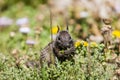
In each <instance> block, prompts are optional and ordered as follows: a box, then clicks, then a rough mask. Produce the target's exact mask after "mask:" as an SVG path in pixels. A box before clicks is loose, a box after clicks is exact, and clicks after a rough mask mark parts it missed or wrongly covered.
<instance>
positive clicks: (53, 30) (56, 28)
mask: <svg viewBox="0 0 120 80" xmlns="http://www.w3.org/2000/svg"><path fill="white" fill-rule="evenodd" d="M57 32H58V27H57V26H53V27H52V34H57Z"/></svg>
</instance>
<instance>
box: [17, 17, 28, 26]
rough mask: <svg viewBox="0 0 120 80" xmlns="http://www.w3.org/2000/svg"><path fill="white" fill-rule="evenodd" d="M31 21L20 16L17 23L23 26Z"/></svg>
mask: <svg viewBox="0 0 120 80" xmlns="http://www.w3.org/2000/svg"><path fill="white" fill-rule="evenodd" d="M28 23H29V20H28V18H20V19H18V20H17V21H16V24H17V25H18V26H20V27H21V26H22V25H25V24H28Z"/></svg>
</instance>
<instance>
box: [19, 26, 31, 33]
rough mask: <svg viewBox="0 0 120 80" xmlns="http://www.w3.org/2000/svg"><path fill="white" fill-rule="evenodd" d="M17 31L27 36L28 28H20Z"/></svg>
mask: <svg viewBox="0 0 120 80" xmlns="http://www.w3.org/2000/svg"><path fill="white" fill-rule="evenodd" d="M19 31H20V32H21V33H24V34H27V33H29V32H30V28H29V27H20V29H19Z"/></svg>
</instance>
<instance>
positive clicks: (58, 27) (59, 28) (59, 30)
mask: <svg viewBox="0 0 120 80" xmlns="http://www.w3.org/2000/svg"><path fill="white" fill-rule="evenodd" d="M57 28H58V30H57V33H58V32H59V31H60V26H59V25H57Z"/></svg>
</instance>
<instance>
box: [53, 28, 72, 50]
mask: <svg viewBox="0 0 120 80" xmlns="http://www.w3.org/2000/svg"><path fill="white" fill-rule="evenodd" d="M55 43H56V46H57V47H58V48H60V49H63V50H65V49H67V48H70V47H71V45H73V39H72V38H71V36H70V34H69V32H68V27H66V30H63V31H60V28H59V26H58V33H57V36H56V40H55Z"/></svg>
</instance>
